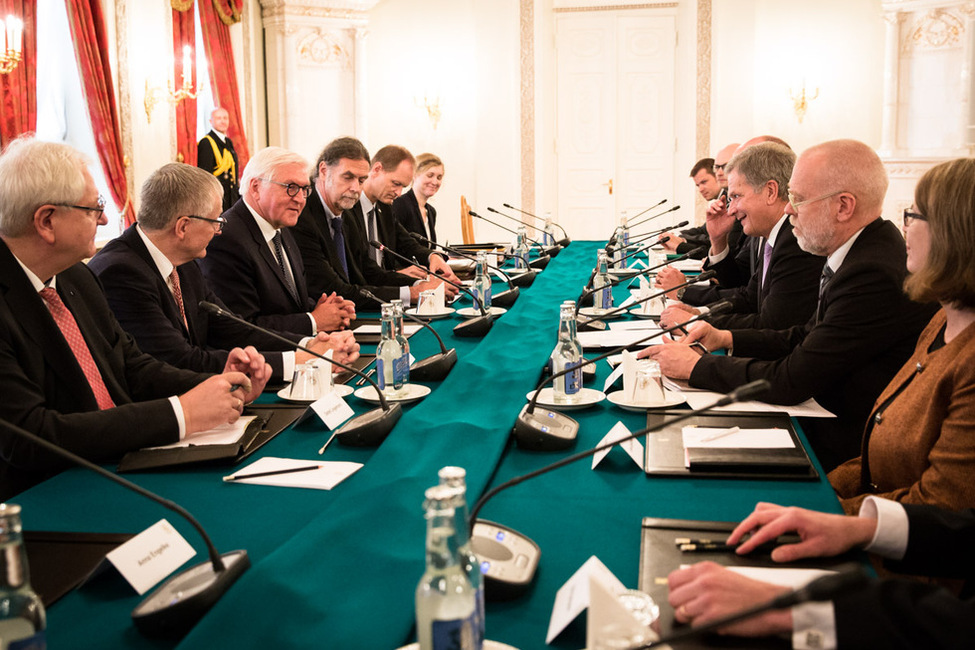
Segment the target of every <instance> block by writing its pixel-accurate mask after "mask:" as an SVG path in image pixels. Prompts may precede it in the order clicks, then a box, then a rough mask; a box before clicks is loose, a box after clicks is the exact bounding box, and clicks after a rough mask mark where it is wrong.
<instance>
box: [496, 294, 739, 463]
mask: <svg viewBox="0 0 975 650" xmlns="http://www.w3.org/2000/svg"><path fill="white" fill-rule="evenodd" d="M729 309H731V303H730V302H729V301H727V300H721V301H719V302H716V303H715V304H714V305H713V308H712V310H711V312H709V313H714V312H715V311H716V312H717V313H719V314H720V313H724V312H725V311H727V310H729ZM703 317H704V314H698V315H697V316H694V317H693V318H691V319H689V320H688V321H687V322H686V323H684V326H686V325H690V324H691V323H693V322H696V321H698V320H700V319H702V318H703ZM681 328H682V326H681V325H675V326H674V327H669V328H666V329H662V330H659V331H656V332H653V333H651V334H648V335H647V336H645V337H643V338H642V339H639V340H637V341H633V342H631V343H628V344H626V345H621V346H620V347H617V348H613V349H612V350H610V351H609V352H605V353H603V354H600V355H599V356H596V357H593V358H591V359H583V360H582V361H581V363H580V366H586V365H595V363H596V362H597V361H601V360H602V359H606V358H607V357H611V356H613V355H614V354H619V353H621V352H623V350H626V349H627V348H629V347H632V346H634V345H640V344H642V343H646V342H648V341H651V340H653V339H655V338H657V337H660V336H663V335H664V334H669V333H671V332H674V331H678V330H681ZM574 369H575V367H572V368H565V369H563V370H561V371H559V372H556V373H554V374H552V375H551V376H550V377H546V378H545V379H543V380H542V381H540V382H539V383H538V386H537V387H536V388H535V392H534V394H533V395H532V397H531V399H530V400H529V401H528V404H526V405H525V406H524V408H522V409H521V413H519V414H518V419H517V420H515V427H514V434H515V441H516V442H517V443H518V446H519V447H522V448H524V449H534V450H539V451H553V450H557V449H565V448H567V447H571V446H572V444H573V443H574V442H575V440H576V436H578V434H579V423H578V422H576V421H575V420H574V419H573V418H570V417H569V416H568V415H565V414H564V413H561V412H559V411H554V410H551V409H547V408H542V407H540V406H537V402H538V396H539V395H540V394H541V392H542V388H543V387H544V386H545V384H548V383H549V382H551V381H553V380H555V379H557V378H558V377H562V376H564V375H567V374H568V373H570V372H572V371H573V370H574ZM536 411H537V414H536Z"/></svg>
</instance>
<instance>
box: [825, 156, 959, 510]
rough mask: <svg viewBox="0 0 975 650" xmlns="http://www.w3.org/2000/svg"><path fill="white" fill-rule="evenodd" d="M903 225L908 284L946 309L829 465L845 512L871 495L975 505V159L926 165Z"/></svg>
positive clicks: (951, 505) (911, 291) (919, 295)
mask: <svg viewBox="0 0 975 650" xmlns="http://www.w3.org/2000/svg"><path fill="white" fill-rule="evenodd" d="M904 229H905V237H906V239H907V269H908V271H909V272H910V273H911V275H910V276H909V277H908V279H907V281H906V283H905V289H906V291H907V292H908V295H909V296H910V297H911V298H912V299H914V300H917V301H922V302H924V301H935V300H936V301H938V302H940V303H941V305H942V309H941V310H940V311H939V312H938V313H937V314H936V315H935V316H934V318H933V319H932V320H931V322H930V323H929V324H928V326H927V328H925V330H924V331H923V332H922V333H921V336H920V338H919V339H918V343H917V347H916V349H915V350H914V354H913V356H912V357H911V358H910V359H909V360H908V362H907V363H906V364H905V365H904V367H903V368H901V370H900V371H899V372H898V373H897V375H896V376H895V377H894V379H893V381H891V383H890V384H889V385H888V386H887V388H886V389H885V390H884V391H883V393H881V395H880V397H879V398H878V399H877V402H876V404H875V405H874V409H873V411H872V412H871V414H870V418H869V420H868V421H867V424H866V430H865V432H864V436H863V443H862V447H861V455H860V457H859V458H854V459H853V460H850V461H847V462H846V463H844V464H842V465H840V466H839V467H837V468H836V469H834V470H833V471H832V472H830V474H829V481H830V483H831V484H832V485H833V487H834V488H835V489H836V492H837V494H838V495H839V497H840V500H841V502H842V504H843V508H844V510H846V512H847V513H849V514H855V513H857V512H858V511H859V509H860V504H861V502H862V501H863V499H864V498H865V497H866V495H868V494H876V495H879V496H881V497H884V498H887V499H893V500H895V501H901V502H904V503H923V504H930V505H937V506H941V507H943V508H947V509H950V510H958V509H961V508H972V507H975V252H973V247H975V159H971V158H963V159H959V160H954V161H951V162H947V163H943V164H940V165H938V166H936V167H934V168H932V169H931V170H930V171H928V172H927V173H926V174H925V175H924V176H923V177H922V178H921V180H920V181H919V182H918V185H917V189H916V190H915V193H914V206H912V207H911V208H910V209H908V210H905V211H904Z"/></svg>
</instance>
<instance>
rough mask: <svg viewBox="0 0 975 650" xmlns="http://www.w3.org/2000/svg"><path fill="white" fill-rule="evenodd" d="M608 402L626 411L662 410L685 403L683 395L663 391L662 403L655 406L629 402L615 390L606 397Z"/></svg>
mask: <svg viewBox="0 0 975 650" xmlns="http://www.w3.org/2000/svg"><path fill="white" fill-rule="evenodd" d="M606 399H608V400H609V401H610V402H612V403H613V404H615V405H616V406H618V407H620V408H621V409H624V410H626V411H646V410H647V409H664V408H670V407H671V406H677V405H678V404H683V403H684V402H686V401H687V397H686V396H685V395H684V393H678V392H676V391H672V390H665V391H664V401H663V402H659V403H657V404H647V403H645V402H636V403H634V402H631V401H629V400H628V399H626V398H625V397H624V396H623V391H621V390H617V391H614V392H612V393H610V394H609V395H607V396H606Z"/></svg>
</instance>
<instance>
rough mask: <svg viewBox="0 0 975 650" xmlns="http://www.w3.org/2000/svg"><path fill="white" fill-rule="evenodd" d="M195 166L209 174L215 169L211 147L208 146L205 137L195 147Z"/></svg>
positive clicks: (215, 162)
mask: <svg viewBox="0 0 975 650" xmlns="http://www.w3.org/2000/svg"><path fill="white" fill-rule="evenodd" d="M196 166H197V167H199V168H200V169H203V170H206V171H208V172H209V173H211V174H212V173H213V170H215V169H216V168H217V161H216V160H215V159H214V157H213V147H211V146H210V143H209V141H207V139H206V138H205V137H203V138H200V141H199V142H198V143H197V145H196Z"/></svg>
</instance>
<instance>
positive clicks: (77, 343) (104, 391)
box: [41, 287, 115, 409]
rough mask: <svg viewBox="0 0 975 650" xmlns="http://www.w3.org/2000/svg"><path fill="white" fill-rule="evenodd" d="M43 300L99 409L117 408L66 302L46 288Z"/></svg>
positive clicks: (42, 295)
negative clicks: (79, 367)
mask: <svg viewBox="0 0 975 650" xmlns="http://www.w3.org/2000/svg"><path fill="white" fill-rule="evenodd" d="M41 298H43V299H44V304H46V305H47V308H48V310H49V311H50V312H51V316H53V317H54V322H55V323H57V324H58V328H59V329H60V330H61V334H62V335H63V336H64V340H65V341H67V342H68V347H70V348H71V352H73V353H74V356H75V359H77V361H78V365H79V366H81V371H82V372H83V373H85V378H86V379H87V380H88V385H89V386H90V387H91V392H93V393H94V394H95V401H96V402H98V408H100V409H110V408H112V407H113V406H115V402H113V401H112V396H111V395H109V394H108V387H106V386H105V380H104V379H102V373H101V372H99V370H98V366H97V365H96V364H95V359H94V357H92V356H91V350H89V349H88V344H87V343H85V337H84V336H82V334H81V329H79V328H78V322H77V321H76V320H75V319H74V316H72V315H71V312H70V311H68V308H67V307H66V306H65V304H64V302H62V301H61V296H59V295H58V292H57V291H55V290H54V289H52V288H51V287H45V288H44V289H42V290H41Z"/></svg>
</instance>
